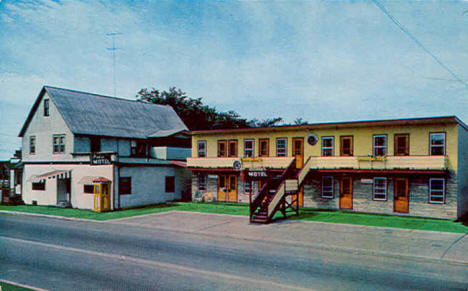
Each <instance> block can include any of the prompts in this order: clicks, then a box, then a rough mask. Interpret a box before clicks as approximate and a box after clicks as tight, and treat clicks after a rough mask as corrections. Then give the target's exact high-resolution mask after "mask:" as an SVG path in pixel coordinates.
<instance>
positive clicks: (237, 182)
mask: <svg viewBox="0 0 468 291" xmlns="http://www.w3.org/2000/svg"><path fill="white" fill-rule="evenodd" d="M231 177H234V178H235V180H236V200H235V201H230V200H229V193H230V192H231ZM238 178H239V177H238V176H237V175H227V180H228V181H227V182H228V185H229V189H228V192H227V197H226V202H239V191H238V190H239V179H238Z"/></svg>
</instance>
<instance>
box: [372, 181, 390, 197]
mask: <svg viewBox="0 0 468 291" xmlns="http://www.w3.org/2000/svg"><path fill="white" fill-rule="evenodd" d="M376 180H383V181H384V182H385V186H384V187H376V186H375V181H376ZM376 189H378V190H385V193H376V192H375V190H376ZM387 190H388V181H387V178H386V177H374V179H373V183H372V200H376V201H387V197H388V193H387V192H388V191H387ZM376 194H377V195H382V194H385V198H376V197H375V195H376Z"/></svg>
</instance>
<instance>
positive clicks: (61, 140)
mask: <svg viewBox="0 0 468 291" xmlns="http://www.w3.org/2000/svg"><path fill="white" fill-rule="evenodd" d="M52 139H53V145H52V146H53V153H54V154H63V153H64V152H65V135H64V134H54V135H53V137H52Z"/></svg>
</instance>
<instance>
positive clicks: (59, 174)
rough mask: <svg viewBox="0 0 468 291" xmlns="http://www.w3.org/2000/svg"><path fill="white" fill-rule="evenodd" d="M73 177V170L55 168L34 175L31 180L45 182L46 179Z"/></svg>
mask: <svg viewBox="0 0 468 291" xmlns="http://www.w3.org/2000/svg"><path fill="white" fill-rule="evenodd" d="M70 177H71V170H55V171H51V172H46V173H43V174H40V175H36V176H32V177H31V179H30V181H31V182H33V183H40V182H44V181H45V180H46V179H55V178H58V179H66V178H70Z"/></svg>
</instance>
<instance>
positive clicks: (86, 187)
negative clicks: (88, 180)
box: [83, 185, 94, 194]
mask: <svg viewBox="0 0 468 291" xmlns="http://www.w3.org/2000/svg"><path fill="white" fill-rule="evenodd" d="M83 192H84V193H85V194H93V193H94V185H84V186H83Z"/></svg>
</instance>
